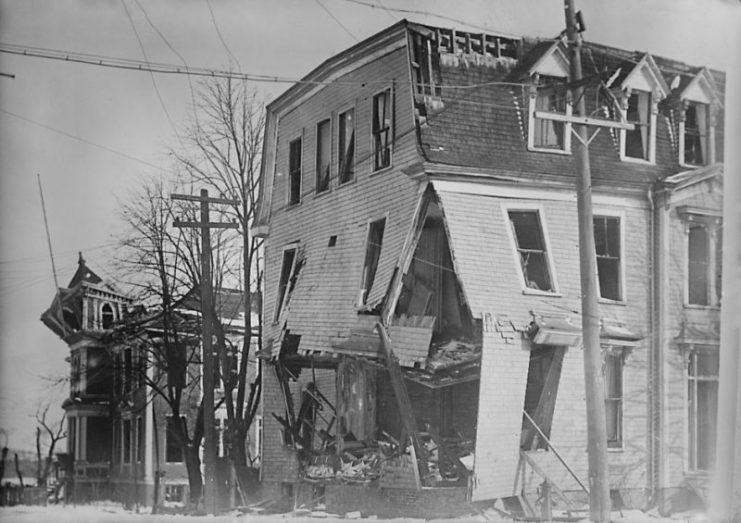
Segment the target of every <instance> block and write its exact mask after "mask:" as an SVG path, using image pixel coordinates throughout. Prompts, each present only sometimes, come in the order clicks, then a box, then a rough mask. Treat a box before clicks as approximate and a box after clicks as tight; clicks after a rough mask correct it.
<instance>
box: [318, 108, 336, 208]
mask: <svg viewBox="0 0 741 523" xmlns="http://www.w3.org/2000/svg"><path fill="white" fill-rule="evenodd" d="M323 125H326V126H327V131H326V139H327V144H326V145H327V158H326V164H325V166H326V181H325V183H326V185H322V184H320V182H321V181H323V180H322V178H321V177H320V174H321V171H322V166H321V165H319V162H320V160H321V159H323V158H321V150H320V147H321V146H322V145H323V143H320V137H321V134H320V128H321V126H323ZM314 129H315V134H314V136H315V137H316V140H315V143H314V153H315V154H314V190H315V192H316V194H317V195H320V194H325V193H327V192H329V190H330V188H331V186H332V134H333V132H332V131H333V129H332V119H331V118H324V119H323V120H319V121H318V122H317V123H316V126H315V128H314Z"/></svg>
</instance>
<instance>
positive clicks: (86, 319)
mask: <svg viewBox="0 0 741 523" xmlns="http://www.w3.org/2000/svg"><path fill="white" fill-rule="evenodd" d="M216 300H217V303H216V307H217V311H218V314H219V317H220V319H221V322H222V325H223V327H224V332H225V336H226V337H227V340H228V343H230V344H232V346H233V347H235V349H236V348H237V347H238V346H239V345H241V343H242V342H243V332H244V312H243V302H242V300H243V295H242V293H241V292H239V291H235V290H222V291H221V292H219V293H217V295H216ZM253 315H255V316H256V313H254V312H253ZM175 316H176V321H177V322H178V324H179V325H178V328H179V330H180V332H181V334H182V342H183V343H182V344H183V350H184V354H187V355H190V360H189V361H191V363H190V364H189V365H187V366H186V368H184V370H185V374H186V376H185V380H186V382H187V387H186V390H185V393H184V394H183V399H182V401H181V414H182V415H183V421H184V422H185V423H186V424H187V425H188V427H189V430H191V431H192V428H193V426H194V424H195V420H196V415H197V409H198V403H199V402H200V400H201V391H202V386H201V372H200V363H199V362H200V358H201V356H200V350H201V343H200V329H199V325H200V302H199V298H198V293H197V292H192V293H190V294H189V295H188V296H186V297H184V298H183V299H182V300H181V303H180V304H179V306H178V307H177V312H176V314H175ZM41 320H42V321H43V322H44V324H45V325H46V326H47V327H48V328H50V329H51V330H52V331H53V332H54V333H55V334H57V335H58V336H59V337H60V338H62V340H63V341H65V342H66V343H67V344H68V346H69V348H70V358H69V361H70V372H71V374H70V397H69V398H68V399H66V400H65V402H64V404H63V407H64V409H65V411H66V412H67V420H68V430H67V433H68V436H69V437H68V438H67V443H68V448H67V453H68V455H69V456H70V463H71V470H70V471H69V472H70V474H69V475H68V477H69V478H71V482H70V484H69V489H68V492H69V495H70V496H71V497H72V499H74V500H76V501H84V500H97V499H116V500H121V501H125V502H127V503H134V502H138V503H142V504H151V503H152V501H153V500H154V497H155V491H157V492H158V494H157V500H158V503H161V504H181V503H185V502H186V501H187V500H188V496H189V487H188V476H187V470H186V467H185V458H184V455H183V450H182V447H181V446H180V445H179V443H178V441H177V439H176V438H175V436H174V431H173V424H174V423H175V420H174V419H173V417H172V415H171V409H170V408H169V407H168V405H167V404H166V403H165V401H164V400H163V398H162V397H161V396H159V395H158V394H156V393H154V392H153V390H152V384H156V385H158V386H164V383H163V380H164V379H166V373H165V372H164V370H163V369H164V368H166V367H164V366H163V365H162V364H158V363H157V362H158V356H161V355H162V351H161V350H160V347H161V343H162V332H163V331H162V329H163V326H162V319H161V315H160V314H159V313H158V311H157V310H151V311H147V310H145V309H144V307H142V306H140V305H135V304H133V301H132V300H131V299H130V298H129V297H127V296H126V295H125V294H123V293H122V292H121V291H119V290H117V289H116V287H115V286H114V285H113V284H112V283H110V282H107V281H105V280H103V279H101V278H100V277H99V276H98V275H96V274H95V273H94V272H93V271H92V270H90V269H89V268H88V267H87V265H86V263H85V260H84V259H83V258H82V255H80V259H79V267H78V270H77V272H76V273H75V275H74V276H73V278H72V280H71V281H70V283H69V285H68V287H67V288H62V289H60V290H59V291H58V293H57V295H56V296H55V298H54V301H53V302H52V305H51V306H50V308H49V309H48V310H47V311H46V312H44V313H43V314H42V316H41ZM253 324H257V322H256V321H255V322H253ZM256 335H257V334H256V332H255V333H253V343H256ZM237 364H238V361H237ZM248 368H249V373H250V376H251V377H252V378H254V376H256V375H257V361H253V362H250V364H249V367H248ZM218 386H219V387H220V389H219V390H220V392H219V391H217V394H216V395H217V397H219V394H221V397H223V394H224V389H223V382H222V381H221V380H219V384H218ZM220 405H221V406H220V407H219V409H217V411H216V421H217V428H216V429H217V432H216V433H217V436H218V456H219V458H223V457H224V456H225V455H226V448H225V444H226V442H225V441H224V438H223V434H224V426H225V420H226V417H227V416H226V409H225V407H224V406H223V402H220ZM258 427H259V420H258V421H257V422H256V423H255V424H254V426H253V428H252V429H251V431H250V436H249V441H248V442H247V444H248V445H249V450H248V452H247V454H248V456H249V457H250V459H251V460H253V465H254V463H259V446H260V443H259V429H258ZM221 461H222V462H223V461H224V460H221ZM221 469H223V470H224V471H226V470H227V467H226V466H225V463H222V465H221ZM224 474H226V472H224ZM226 495H227V494H225V496H226Z"/></svg>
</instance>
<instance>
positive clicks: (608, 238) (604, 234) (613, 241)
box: [594, 216, 622, 301]
mask: <svg viewBox="0 0 741 523" xmlns="http://www.w3.org/2000/svg"><path fill="white" fill-rule="evenodd" d="M594 246H595V251H596V253H597V274H598V276H599V289H600V296H601V297H602V298H605V299H608V300H615V301H619V300H620V299H622V296H621V285H620V218H616V217H607V216H595V217H594Z"/></svg>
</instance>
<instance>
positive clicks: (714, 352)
mask: <svg viewBox="0 0 741 523" xmlns="http://www.w3.org/2000/svg"><path fill="white" fill-rule="evenodd" d="M699 355H703V356H708V355H711V356H715V357H716V359H717V360H718V367H720V359H719V356H720V355H719V353H718V348H717V346H701V347H692V348H691V349H690V350H688V351H687V352H686V353H685V364H684V375H685V384H686V387H685V388H684V393H685V409H684V412H685V420H686V430H685V431H684V434H685V438H686V445H685V449H686V450H685V464H686V470H685V472H686V473H688V474H708V473H710V472H711V470H712V467H713V463H710V465H709V467H708V468H707V469H704V468H698V466H697V460H698V454H699V452H698V449H699V446H698V443H699V438H698V429H699V427H700V423H698V421H699V420H698V417H697V412H698V408H697V406H698V402H697V390H698V386H699V384H700V383H716V384H718V383H719V374H720V368H718V372H717V373H716V374H714V375H704V374H703V375H701V374H692V373H691V372H690V368H691V367H694V368H695V369H697V368H698V365H697V363H696V359H697V356H699ZM693 360H694V365H692V363H693ZM691 390H694V397H695V401H694V404H693V403H692V400H691V398H690V396H691V392H690V391H691ZM715 393H716V397H715V404H716V407H717V404H718V400H719V391H718V388H717V386H716V391H715ZM693 406H694V423H693V416H692V413H691V412H690V409H691V407H693ZM717 430H718V415H717V412H716V414H715V432H716V435H717ZM710 441H713V443H714V442H715V437H712V438H710ZM711 455H714V453H711ZM711 459H712V460H713V461H714V457H711Z"/></svg>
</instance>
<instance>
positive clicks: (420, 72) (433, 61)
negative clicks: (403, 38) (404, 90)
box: [411, 33, 442, 96]
mask: <svg viewBox="0 0 741 523" xmlns="http://www.w3.org/2000/svg"><path fill="white" fill-rule="evenodd" d="M411 38H412V45H411V52H412V60H411V65H412V72H413V74H414V87H415V93H416V94H418V95H428V96H440V95H441V94H442V89H441V88H440V84H441V82H442V78H441V75H440V55H439V54H438V53H436V52H433V45H432V41H431V40H430V38H427V37H425V36H424V35H421V34H417V33H412V35H411Z"/></svg>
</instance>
